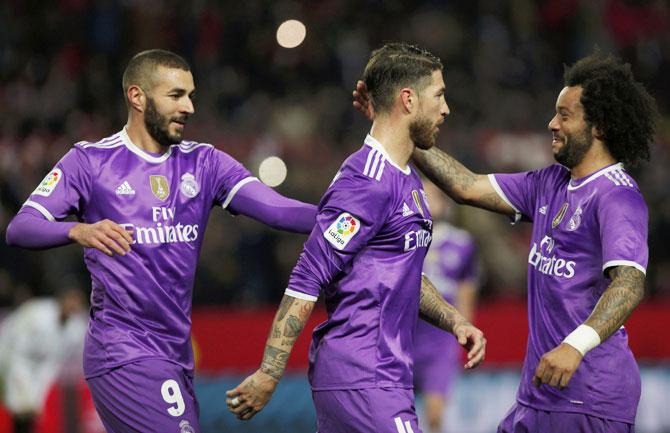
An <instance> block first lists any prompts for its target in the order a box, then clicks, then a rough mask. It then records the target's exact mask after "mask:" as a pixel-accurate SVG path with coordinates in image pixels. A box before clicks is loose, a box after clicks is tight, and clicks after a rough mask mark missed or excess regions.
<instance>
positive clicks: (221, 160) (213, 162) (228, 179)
mask: <svg viewBox="0 0 670 433" xmlns="http://www.w3.org/2000/svg"><path fill="white" fill-rule="evenodd" d="M209 158H210V167H211V171H212V172H211V173H210V176H211V177H210V179H211V182H212V191H213V193H214V202H215V203H216V204H217V205H221V207H223V208H224V209H226V208H227V207H228V205H229V204H230V202H231V201H232V199H233V197H235V194H236V193H237V191H239V190H240V188H242V187H243V186H244V185H246V184H247V183H249V182H254V181H258V179H256V178H255V177H253V176H252V175H251V173H250V172H249V170H247V169H246V168H245V167H244V166H243V165H242V164H240V163H239V162H238V161H237V160H235V158H233V157H232V156H230V155H228V154H227V153H225V152H222V151H220V150H218V149H212V152H211V155H210V156H209Z"/></svg>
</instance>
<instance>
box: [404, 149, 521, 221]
mask: <svg viewBox="0 0 670 433" xmlns="http://www.w3.org/2000/svg"><path fill="white" fill-rule="evenodd" d="M413 159H414V162H415V163H416V165H417V166H418V167H419V168H420V169H421V171H422V172H423V173H424V174H425V175H426V177H428V179H430V180H431V181H432V182H433V183H434V184H435V185H437V186H438V187H439V188H440V189H441V190H442V191H444V192H445V193H447V195H448V196H449V197H451V198H452V199H454V201H456V202H457V203H460V204H469V205H471V206H476V207H480V208H482V209H487V210H490V211H493V212H498V213H501V214H505V215H514V214H515V213H516V211H515V210H514V209H513V208H512V207H511V206H510V205H509V204H507V203H505V201H504V200H503V199H502V198H501V197H500V195H499V194H498V193H497V192H496V190H495V189H494V188H493V185H491V181H490V180H489V178H488V176H487V175H485V174H476V173H473V172H472V171H470V170H469V169H468V168H467V167H465V166H464V165H463V164H461V163H460V162H458V161H457V160H456V159H454V158H453V157H451V156H450V155H448V154H447V153H446V152H444V151H442V150H440V149H438V148H436V147H433V148H432V149H430V150H420V149H415V150H414V154H413Z"/></svg>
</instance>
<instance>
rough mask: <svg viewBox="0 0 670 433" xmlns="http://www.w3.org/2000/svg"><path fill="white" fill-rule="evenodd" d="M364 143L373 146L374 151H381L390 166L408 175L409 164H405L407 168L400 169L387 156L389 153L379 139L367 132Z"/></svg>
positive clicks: (410, 170) (409, 171)
mask: <svg viewBox="0 0 670 433" xmlns="http://www.w3.org/2000/svg"><path fill="white" fill-rule="evenodd" d="M365 144H367V145H368V146H370V147H371V148H373V149H375V150H376V151H378V152H379V153H381V154H382V156H383V157H384V158H385V159H386V162H387V163H389V164H391V165H392V166H394V167H395V168H397V169H398V170H400V171H401V172H402V173H403V174H405V175H409V174H410V173H412V169H411V168H410V165H409V164H407V168H405V169H402V168H400V166H399V165H396V163H395V162H393V160H392V159H391V157H390V156H389V154H388V152H387V151H386V149H384V145H383V144H381V143H380V142H379V141H377V139H376V138H374V137H373V136H372V135H370V134H368V135H367V136H366V137H365Z"/></svg>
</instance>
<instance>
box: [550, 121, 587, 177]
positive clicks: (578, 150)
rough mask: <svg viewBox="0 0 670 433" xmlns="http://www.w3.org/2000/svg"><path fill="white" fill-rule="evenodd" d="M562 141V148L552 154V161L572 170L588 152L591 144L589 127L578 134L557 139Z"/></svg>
mask: <svg viewBox="0 0 670 433" xmlns="http://www.w3.org/2000/svg"><path fill="white" fill-rule="evenodd" d="M558 138H559V139H560V140H562V141H563V147H561V148H560V149H559V150H558V152H556V153H555V154H554V159H555V160H556V161H557V162H558V163H559V164H561V165H564V166H565V167H567V168H569V169H572V168H574V167H576V166H577V165H579V163H580V162H582V160H583V159H584V155H586V152H588V151H589V149H590V148H591V145H592V144H593V135H592V134H591V127H590V126H587V127H586V128H584V130H582V131H581V132H579V133H576V134H570V135H565V136H563V137H558Z"/></svg>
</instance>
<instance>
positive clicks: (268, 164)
mask: <svg viewBox="0 0 670 433" xmlns="http://www.w3.org/2000/svg"><path fill="white" fill-rule="evenodd" d="M286 172H287V170H286V164H284V161H283V160H282V159H281V158H279V157H277V156H270V157H269V158H265V159H264V160H263V161H262V162H261V164H260V166H259V167H258V177H259V178H260V180H261V182H263V183H264V184H266V185H267V186H271V187H275V186H278V185H281V184H282V182H284V180H285V179H286Z"/></svg>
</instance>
